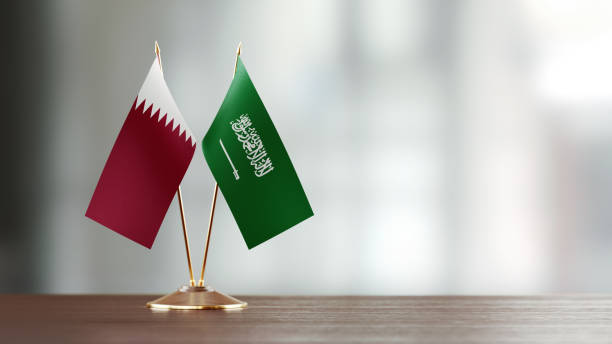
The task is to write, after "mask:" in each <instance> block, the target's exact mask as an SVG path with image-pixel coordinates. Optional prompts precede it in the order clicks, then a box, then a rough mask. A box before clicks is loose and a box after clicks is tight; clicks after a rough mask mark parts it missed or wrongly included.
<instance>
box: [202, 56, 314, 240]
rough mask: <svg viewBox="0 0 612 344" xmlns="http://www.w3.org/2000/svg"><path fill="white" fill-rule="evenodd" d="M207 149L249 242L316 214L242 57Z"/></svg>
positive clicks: (206, 142)
mask: <svg viewBox="0 0 612 344" xmlns="http://www.w3.org/2000/svg"><path fill="white" fill-rule="evenodd" d="M202 149H203V151H204V156H205V159H206V162H207V164H208V166H209V168H210V170H211V172H212V174H213V176H214V178H215V180H216V181H217V183H218V184H219V188H220V189H221V192H222V193H223V196H224V198H225V200H226V202H227V204H228V206H229V208H230V210H231V212H232V214H233V216H234V219H235V220H236V223H237V224H238V227H239V228H240V231H241V233H242V236H243V238H244V240H245V242H246V244H247V246H248V247H249V248H253V247H255V246H257V245H259V244H261V243H263V242H264V241H266V240H268V239H270V238H272V237H274V236H276V235H278V234H280V233H282V232H284V231H285V230H287V229H289V228H291V227H293V226H294V225H296V224H298V223H300V222H302V221H304V220H305V219H307V218H309V217H311V216H312V215H313V212H312V209H311V207H310V204H309V202H308V199H307V197H306V194H305V192H304V189H303V188H302V184H301V183H300V180H299V178H298V176H297V173H296V171H295V169H294V167H293V164H292V163H291V160H290V158H289V155H288V153H287V151H286V149H285V147H284V145H283V142H282V141H281V138H280V136H279V134H278V132H277V130H276V128H275V127H274V123H272V120H271V119H270V116H269V115H268V112H267V110H266V108H265V106H264V105H263V103H262V101H261V99H260V97H259V95H258V93H257V90H256V89H255V86H254V85H253V83H252V82H251V79H250V77H249V75H248V73H247V71H246V69H245V67H244V65H243V63H242V60H241V59H240V58H239V57H238V59H237V64H236V73H235V75H234V79H233V81H232V84H231V86H230V88H229V90H228V92H227V95H226V96H225V99H224V101H223V104H222V105H221V108H220V109H219V111H218V113H217V115H216V117H215V119H214V120H213V123H212V124H211V126H210V128H209V130H208V132H207V133H206V135H205V136H204V139H203V141H202Z"/></svg>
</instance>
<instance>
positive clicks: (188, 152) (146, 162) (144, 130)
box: [85, 58, 196, 248]
mask: <svg viewBox="0 0 612 344" xmlns="http://www.w3.org/2000/svg"><path fill="white" fill-rule="evenodd" d="M195 146H196V140H195V137H194V136H193V134H192V132H191V130H190V129H189V127H188V126H187V123H186V122H185V119H184V118H183V116H182V115H181V113H180V111H179V109H178V107H177V105H176V103H175V101H174V98H173V97H172V94H171V93H170V90H169V89H168V86H167V85H166V82H165V80H164V76H163V72H162V70H161V66H160V61H159V59H158V58H155V60H154V61H153V64H152V65H151V68H150V70H149V73H148V74H147V77H146V78H145V81H144V83H143V85H142V87H141V89H140V91H139V92H138V95H137V97H136V100H135V101H134V103H133V105H132V107H131V109H130V111H129V113H128V115H127V118H126V120H125V122H124V124H123V127H122V128H121V130H120V132H119V135H118V136H117V139H116V141H115V144H114V146H113V148H112V150H111V153H110V155H109V157H108V160H107V161H106V165H105V166H104V169H103V171H102V174H101V176H100V179H99V181H98V184H97V186H96V188H95V191H94V193H93V196H92V198H91V202H90V203H89V207H88V208H87V211H86V213H85V215H86V216H87V217H89V218H90V219H92V220H94V221H96V222H98V223H100V224H102V225H104V226H106V227H108V228H110V229H112V230H113V231H115V232H117V233H119V234H121V235H123V236H125V237H127V238H129V239H131V240H133V241H135V242H137V243H139V244H141V245H143V246H145V247H148V248H151V246H152V245H153V242H154V240H155V237H156V236H157V232H158V231H159V227H160V226H161V223H162V221H163V219H164V217H165V215H166V212H167V211H168V207H169V206H170V203H171V202H172V198H173V197H174V194H175V193H176V190H177V188H178V186H179V185H180V183H181V180H182V179H183V176H184V175H185V172H186V171H187V168H188V167H189V163H190V162H191V159H192V158H193V154H194V152H195Z"/></svg>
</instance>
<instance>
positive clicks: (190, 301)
mask: <svg viewBox="0 0 612 344" xmlns="http://www.w3.org/2000/svg"><path fill="white" fill-rule="evenodd" d="M246 306H247V303H246V302H244V301H240V300H238V299H236V298H234V297H231V296H229V295H225V294H223V293H221V292H218V291H216V290H214V289H213V288H211V287H208V286H206V287H190V286H183V287H181V288H180V289H179V290H177V291H175V292H174V293H170V294H168V295H166V296H162V297H160V298H159V299H156V300H153V301H150V302H147V307H149V308H153V309H182V310H190V309H192V310H195V309H240V308H246Z"/></svg>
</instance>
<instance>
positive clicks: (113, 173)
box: [85, 55, 313, 249]
mask: <svg viewBox="0 0 612 344" xmlns="http://www.w3.org/2000/svg"><path fill="white" fill-rule="evenodd" d="M196 142H197V141H196V139H195V137H194V135H193V133H192V132H191V130H190V129H189V127H188V126H187V123H186V121H185V119H184V118H183V116H182V115H181V113H180V111H179V109H178V107H177V105H176V103H175V102H174V99H173V97H172V95H171V94H170V90H169V89H168V86H167V85H166V82H165V80H164V75H163V71H162V69H161V61H160V59H159V55H158V56H157V57H156V58H155V60H154V61H153V65H152V66H151V68H150V70H149V73H148V74H147V77H146V79H145V81H144V83H143V85H142V87H141V88H140V92H138V95H137V97H136V100H135V101H134V103H133V105H132V108H131V109H130V112H129V113H128V115H127V118H126V120H125V122H124V124H123V127H122V128H121V131H120V132H119V135H118V137H117V140H116V141H115V145H114V146H113V148H112V151H111V153H110V156H109V157H108V160H107V161H106V165H105V166H104V170H103V171H102V175H101V176H100V180H99V181H98V185H97V186H96V189H95V191H94V194H93V196H92V199H91V202H90V203H89V207H88V209H87V212H86V214H85V215H86V216H87V217H89V218H91V219H92V220H94V221H96V222H99V223H100V224H102V225H104V226H106V227H108V228H110V229H112V230H113V231H115V232H117V233H119V234H122V235H124V236H125V237H127V238H129V239H131V240H133V241H135V242H137V243H139V244H141V245H143V246H146V247H147V248H151V246H152V245H153V241H154V240H155V237H156V236H157V232H158V231H159V227H160V226H161V223H162V221H163V219H164V217H165V215H166V212H167V211H168V208H169V206H170V203H171V202H172V199H173V197H174V194H175V193H176V191H177V189H178V187H179V185H180V183H181V180H182V179H183V176H184V175H185V173H186V172H187V168H188V167H189V164H190V162H191V159H192V158H193V154H194V153H195V150H196ZM202 150H203V151H204V156H205V159H206V162H207V164H208V166H209V168H210V170H211V171H212V174H213V177H214V178H215V180H216V181H217V183H218V184H219V188H220V189H221V192H222V193H223V196H224V197H225V200H226V201H227V203H228V205H229V208H230V210H231V212H232V214H233V215H234V218H235V220H236V222H237V224H238V227H239V228H240V231H241V233H242V236H243V237H244V240H245V242H246V244H247V246H248V248H249V249H250V248H253V247H255V246H257V245H259V244H260V243H262V242H264V241H266V240H268V239H270V238H272V237H274V236H276V235H278V234H280V233H281V232H283V231H285V230H287V229H289V228H291V227H292V226H294V225H296V224H298V223H300V222H302V221H303V220H305V219H307V218H309V217H311V216H312V215H313V212H312V209H311V207H310V204H309V203H308V199H307V198H306V194H305V193H304V189H303V188H302V185H301V184H300V180H299V179H298V176H297V174H296V172H295V169H294V168H293V165H292V164H291V160H290V159H289V155H288V154H287V151H286V150H285V147H284V146H283V143H282V141H281V138H280V136H279V135H278V132H277V131H276V128H275V127H274V124H273V123H272V120H271V119H270V116H269V115H268V112H267V111H266V108H265V107H264V105H263V103H262V101H261V99H260V98H259V95H258V94H257V91H256V90H255V87H254V86H253V83H252V82H251V79H250V77H249V75H248V73H247V71H246V69H245V67H244V65H243V64H242V61H241V60H240V57H239V56H238V57H237V61H236V71H235V75H234V79H233V81H232V83H231V85H230V88H229V90H228V92H227V95H226V96H225V99H224V100H223V103H222V105H221V108H220V109H219V112H218V113H217V115H216V117H215V118H214V120H213V122H212V125H211V126H210V129H209V130H208V132H207V133H206V135H205V136H204V139H203V140H202Z"/></svg>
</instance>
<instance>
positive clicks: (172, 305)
mask: <svg viewBox="0 0 612 344" xmlns="http://www.w3.org/2000/svg"><path fill="white" fill-rule="evenodd" d="M241 46H242V43H240V44H238V49H237V50H236V63H235V64H234V75H236V66H237V64H238V56H239V55H240V47H241ZM155 54H157V59H158V61H159V66H160V67H161V57H160V53H159V45H158V44H157V42H155ZM218 193H219V184H217V183H215V191H214V193H213V200H212V205H211V207H210V218H209V219H208V233H207V234H206V246H205V249H204V260H203V262H202V272H201V274H200V280H199V281H198V285H197V286H196V284H195V280H194V279H193V269H192V266H191V253H190V251H189V239H188V237H187V224H186V222H185V211H184V209H183V196H182V195H181V187H180V186H179V187H178V190H177V191H176V195H177V198H178V203H179V210H180V212H181V223H182V224H183V238H184V239H185V251H187V265H188V266H189V285H188V286H182V287H181V288H179V289H178V290H177V291H175V292H173V293H170V294H168V295H165V296H162V297H160V298H159V299H156V300H153V301H149V302H147V307H149V308H153V309H180V310H190V309H191V310H194V309H240V308H245V307H246V306H247V303H246V302H244V301H240V300H238V299H236V298H233V297H231V296H229V295H226V294H223V293H221V292H218V291H216V290H214V289H213V288H211V287H210V286H205V285H204V270H205V269H206V258H207V257H208V246H209V244H210V232H211V229H212V223H213V218H214V216H215V206H216V204H217V194H218Z"/></svg>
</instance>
